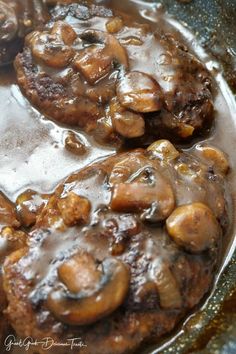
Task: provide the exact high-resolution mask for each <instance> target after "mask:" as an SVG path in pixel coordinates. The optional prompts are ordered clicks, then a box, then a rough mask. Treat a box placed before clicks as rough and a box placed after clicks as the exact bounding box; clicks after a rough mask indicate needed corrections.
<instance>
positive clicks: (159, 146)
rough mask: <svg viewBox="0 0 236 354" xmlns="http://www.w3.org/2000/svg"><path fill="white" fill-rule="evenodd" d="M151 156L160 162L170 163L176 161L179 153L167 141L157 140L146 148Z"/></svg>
mask: <svg viewBox="0 0 236 354" xmlns="http://www.w3.org/2000/svg"><path fill="white" fill-rule="evenodd" d="M147 151H148V152H150V153H151V154H152V155H153V156H155V157H157V158H158V159H160V160H162V161H171V160H174V159H176V158H177V157H178V156H179V155H180V153H179V151H178V150H176V148H175V147H174V145H173V144H171V143H170V142H169V141H168V140H158V141H156V142H155V143H153V144H152V145H150V146H149V147H148V148H147Z"/></svg>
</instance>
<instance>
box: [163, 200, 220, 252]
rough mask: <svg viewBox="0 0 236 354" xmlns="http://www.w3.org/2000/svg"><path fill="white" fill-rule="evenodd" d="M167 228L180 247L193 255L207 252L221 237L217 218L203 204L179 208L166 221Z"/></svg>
mask: <svg viewBox="0 0 236 354" xmlns="http://www.w3.org/2000/svg"><path fill="white" fill-rule="evenodd" d="M166 227H167V231H168V233H169V235H170V236H171V238H173V240H174V241H175V242H176V243H177V244H178V245H179V246H183V247H184V248H185V249H186V250H187V251H191V252H193V253H197V252H203V251H205V250H207V249H208V248H210V247H211V246H212V245H213V244H214V242H215V241H216V240H217V239H218V238H219V237H220V235H221V229H220V225H219V223H218V221H217V220H216V217H215V216H214V214H213V212H212V211H211V209H210V208H209V207H208V206H207V205H205V204H203V203H193V204H188V205H183V206H180V207H178V208H177V209H175V210H174V211H173V213H172V214H171V215H170V216H169V218H168V219H167V220H166Z"/></svg>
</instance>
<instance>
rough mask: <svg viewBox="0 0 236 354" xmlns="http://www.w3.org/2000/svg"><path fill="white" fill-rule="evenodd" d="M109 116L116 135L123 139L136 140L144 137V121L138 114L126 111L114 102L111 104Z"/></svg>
mask: <svg viewBox="0 0 236 354" xmlns="http://www.w3.org/2000/svg"><path fill="white" fill-rule="evenodd" d="M109 114H110V115H111V118H112V124H113V127H114V129H115V131H116V132H117V133H119V134H120V135H121V136H123V137H125V138H138V137H140V136H142V135H144V132H145V121H144V119H143V117H142V116H141V115H140V114H137V113H134V112H131V111H127V110H126V109H125V108H123V107H122V106H121V105H120V104H119V103H118V102H117V101H116V100H115V101H114V100H113V102H111V104H110V110H109Z"/></svg>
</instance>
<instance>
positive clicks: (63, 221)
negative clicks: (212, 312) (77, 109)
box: [2, 140, 228, 354]
mask: <svg viewBox="0 0 236 354" xmlns="http://www.w3.org/2000/svg"><path fill="white" fill-rule="evenodd" d="M212 149H213V148H212ZM196 150H197V148H194V149H193V150H192V152H191V153H190V152H188V153H181V152H178V151H177V150H176V149H175V148H174V146H173V145H172V144H171V143H170V142H168V141H166V140H160V141H157V142H155V143H154V144H152V145H151V146H150V147H149V148H148V149H147V150H146V151H145V150H142V149H138V150H133V151H130V152H126V153H121V154H117V155H115V156H112V157H109V158H107V159H105V160H104V161H102V162H98V163H95V164H92V165H91V166H89V167H86V168H84V169H82V170H80V171H79V172H78V173H74V174H72V175H71V176H69V177H68V178H67V179H66V180H65V181H64V182H63V183H62V184H60V185H59V186H58V187H57V188H56V190H55V192H54V193H53V194H52V195H51V196H50V197H49V199H48V201H47V203H46V204H45V207H44V208H42V209H41V211H38V212H37V216H36V222H35V224H34V225H33V228H32V230H31V231H29V233H28V236H27V245H26V246H25V247H23V248H20V249H18V250H17V251H16V252H13V253H11V254H10V255H9V256H8V257H7V258H6V260H5V262H4V265H3V286H4V291H5V294H6V298H7V302H8V306H7V309H6V310H5V315H6V316H7V318H9V320H10V323H11V325H12V327H13V328H14V329H15V331H16V333H17V334H18V335H19V336H21V337H22V338H24V337H28V336H30V337H33V338H38V339H43V338H44V337H45V336H46V335H49V336H50V337H52V338H54V340H55V341H59V339H61V340H62V339H64V340H66V338H69V337H70V336H71V335H72V336H73V337H76V338H78V337H81V338H84V340H85V342H86V344H87V347H86V349H84V352H85V353H91V354H92V353H93V354H96V353H104V354H106V353H107V354H108V353H111V352H112V353H114V354H115V353H125V352H127V351H133V350H134V349H136V348H138V346H139V345H140V344H141V343H142V342H143V341H146V340H148V339H149V338H150V337H152V336H153V335H156V336H161V335H163V334H164V333H166V332H167V331H169V330H170V329H172V328H173V327H174V325H175V324H176V322H177V321H178V320H179V319H180V318H182V316H183V315H185V313H186V311H187V310H189V309H191V308H192V307H193V306H194V305H196V304H197V303H198V302H199V301H200V299H201V298H202V297H203V296H204V294H205V293H206V292H207V291H208V290H209V288H210V285H211V283H212V280H213V274H214V271H215V269H216V265H217V260H218V259H219V256H220V250H221V243H222V234H223V233H224V232H225V230H226V228H227V225H228V216H227V208H228V206H227V202H226V199H225V195H226V190H225V183H224V178H225V171H219V170H217V167H215V166H217V164H218V163H219V161H218V159H221V158H222V155H221V154H220V152H219V151H218V150H217V151H218V153H216V154H215V155H213V158H212V156H210V157H209V156H207V157H206V156H205V155H204V153H203V152H202V151H203V150H201V149H199V151H197V152H196ZM197 154H200V156H203V157H202V158H201V157H197ZM30 208H31V206H30V204H29V209H30ZM3 230H5V229H3ZM2 237H3V238H4V237H5V236H4V233H3V235H2ZM6 239H7V235H6ZM196 288H197V289H196ZM22 317H23V318H24V322H23V323H22V320H21V319H22ZM104 321H105V322H104ZM111 348H112V349H111ZM38 350H39V352H41V351H40V348H39V349H38ZM52 352H53V350H52ZM72 352H73V351H72ZM74 352H76V350H75V351H74ZM64 353H66V351H64Z"/></svg>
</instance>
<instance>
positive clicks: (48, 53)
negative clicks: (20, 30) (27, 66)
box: [26, 23, 75, 68]
mask: <svg viewBox="0 0 236 354" xmlns="http://www.w3.org/2000/svg"><path fill="white" fill-rule="evenodd" d="M68 26H69V25H68ZM58 28H60V31H59V30H58ZM72 31H73V29H72V28H71V30H70V31H69V30H68V27H66V28H65V27H64V28H62V25H61V24H57V23H56V24H55V25H54V27H53V28H52V31H51V33H49V32H46V31H45V32H37V31H35V32H33V33H31V34H29V35H28V36H27V38H26V41H27V43H28V44H29V46H30V47H31V50H32V53H33V56H34V57H35V58H37V59H39V60H41V61H42V62H43V63H45V64H46V65H48V66H51V67H53V68H63V67H65V66H67V65H68V63H69V62H70V61H71V60H72V59H73V58H74V55H75V51H74V49H73V48H72V47H71V46H69V45H67V44H65V43H64V41H63V38H64V39H65V40H66V41H71V40H72V38H73V34H72ZM69 32H70V33H69Z"/></svg>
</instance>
